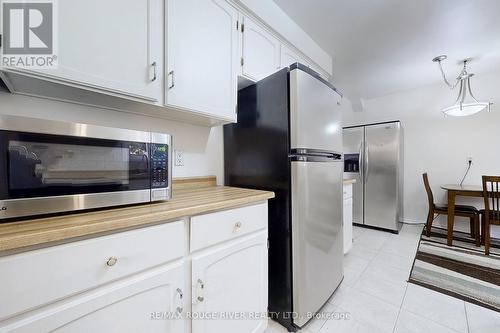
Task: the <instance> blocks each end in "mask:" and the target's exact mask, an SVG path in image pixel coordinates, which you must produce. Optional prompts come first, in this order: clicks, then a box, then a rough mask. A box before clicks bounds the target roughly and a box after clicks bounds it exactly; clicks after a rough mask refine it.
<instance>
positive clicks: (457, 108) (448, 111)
mask: <svg viewBox="0 0 500 333" xmlns="http://www.w3.org/2000/svg"><path fill="white" fill-rule="evenodd" d="M446 58H447V56H445V55H442V56H439V57H436V58H434V59H432V61H434V62H437V63H438V64H439V69H440V70H441V74H442V75H443V79H444V82H445V83H446V85H447V86H448V87H450V89H452V90H453V89H455V88H456V87H457V86H458V87H459V89H458V97H457V99H456V100H455V103H454V104H453V105H452V106H449V107H446V108H444V109H442V110H441V111H442V112H443V113H444V114H445V115H446V116H454V117H463V116H471V115H473V114H476V113H478V112H481V111H483V110H487V111H488V112H489V111H490V108H491V105H492V104H493V103H490V102H479V101H478V100H477V99H476V98H475V97H474V94H473V93H472V89H471V86H470V78H471V77H473V76H474V74H472V73H468V72H467V64H468V63H469V61H470V59H465V60H464V61H463V64H464V67H463V69H462V71H461V72H460V74H459V75H458V77H457V78H456V81H455V83H454V84H451V83H450V82H449V81H448V80H447V79H446V75H445V74H444V71H443V66H442V65H441V62H442V61H443V60H446Z"/></svg>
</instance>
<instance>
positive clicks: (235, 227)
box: [234, 222, 242, 232]
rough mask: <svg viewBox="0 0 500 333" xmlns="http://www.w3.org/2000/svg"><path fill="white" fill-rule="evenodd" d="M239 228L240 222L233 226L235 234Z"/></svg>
mask: <svg viewBox="0 0 500 333" xmlns="http://www.w3.org/2000/svg"><path fill="white" fill-rule="evenodd" d="M241 226H242V223H241V222H236V223H235V224H234V231H235V232H236V231H238V230H240V228H241Z"/></svg>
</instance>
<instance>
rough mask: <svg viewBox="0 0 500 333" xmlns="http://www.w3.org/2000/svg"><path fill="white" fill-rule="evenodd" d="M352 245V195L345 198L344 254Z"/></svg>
mask: <svg viewBox="0 0 500 333" xmlns="http://www.w3.org/2000/svg"><path fill="white" fill-rule="evenodd" d="M351 247H352V197H350V198H348V199H344V254H346V253H347V252H349V250H350V249H351Z"/></svg>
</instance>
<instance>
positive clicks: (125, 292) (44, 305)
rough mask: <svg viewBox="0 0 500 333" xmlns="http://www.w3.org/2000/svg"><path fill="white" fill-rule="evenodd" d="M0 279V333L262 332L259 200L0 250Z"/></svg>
mask: <svg viewBox="0 0 500 333" xmlns="http://www.w3.org/2000/svg"><path fill="white" fill-rule="evenodd" d="M188 224H189V225H190V228H188ZM210 225H212V226H213V228H211V229H210V228H208V229H206V228H205V226H210ZM190 229H191V233H189V230H190ZM203 233H204V234H205V235H206V240H204V239H203V238H202V237H201V235H202V234H203ZM193 240H194V242H193ZM188 242H189V243H193V244H194V246H192V247H191V248H190V247H189V246H188V244H189V243H188ZM0 280H1V281H2V283H0V300H2V301H1V302H0V333H7V332H8V333H34V332H36V333H46V332H57V333H86V332H96V333H100V332H106V333H128V332H130V333H137V332H141V333H157V332H158V333H160V332H161V333H189V332H193V333H226V332H227V333H233V332H238V333H261V332H263V331H264V330H265V329H266V327H267V317H266V314H267V297H268V296H267V294H268V293H267V285H268V282H267V281H268V275H267V203H259V204H255V205H250V206H245V207H239V208H234V209H228V210H224V211H220V212H215V213H210V214H206V215H200V216H195V217H193V218H190V219H189V218H186V219H184V220H181V221H174V222H167V223H164V224H160V225H156V226H151V227H144V228H140V229H137V230H131V231H125V232H120V233H115V234H112V235H107V236H101V237H95V238H91V239H88V240H80V241H76V242H70V243H68V244H63V245H57V246H52V247H47V248H44V249H39V250H33V251H27V252H23V253H19V254H13V255H9V256H3V257H0ZM191 298H192V302H190V299H191ZM189 313H191V316H189V315H188V314H189ZM180 315H182V316H180ZM179 316H180V318H179Z"/></svg>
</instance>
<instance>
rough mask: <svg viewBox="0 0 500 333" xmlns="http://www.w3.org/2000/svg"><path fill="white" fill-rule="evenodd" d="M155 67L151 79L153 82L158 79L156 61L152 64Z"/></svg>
mask: <svg viewBox="0 0 500 333" xmlns="http://www.w3.org/2000/svg"><path fill="white" fill-rule="evenodd" d="M151 66H152V67H153V78H152V79H151V81H152V82H154V81H156V67H157V66H156V61H155V62H153V63H152V64H151Z"/></svg>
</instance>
